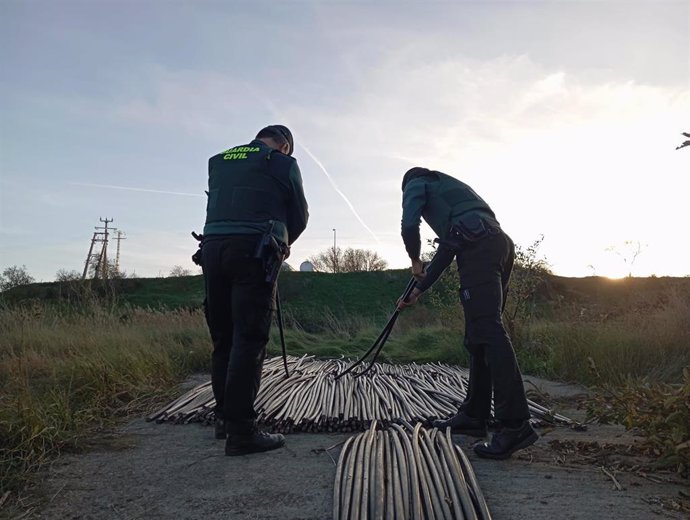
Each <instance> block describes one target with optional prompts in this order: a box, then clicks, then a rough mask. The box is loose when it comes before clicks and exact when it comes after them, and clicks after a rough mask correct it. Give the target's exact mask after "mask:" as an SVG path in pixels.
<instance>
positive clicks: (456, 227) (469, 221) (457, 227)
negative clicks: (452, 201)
mask: <svg viewBox="0 0 690 520" xmlns="http://www.w3.org/2000/svg"><path fill="white" fill-rule="evenodd" d="M500 232H501V227H500V226H499V224H498V222H497V221H496V220H494V219H492V218H489V217H485V216H483V215H480V214H478V213H468V214H466V215H461V216H460V218H459V219H458V223H457V224H453V225H452V226H451V227H450V230H449V232H448V236H447V237H446V238H444V239H438V238H437V239H436V240H434V242H436V243H437V244H439V245H442V246H445V247H448V248H450V249H453V250H455V251H460V250H461V249H462V248H463V247H466V246H467V245H469V244H473V243H475V242H479V241H480V240H482V239H484V238H486V237H488V236H492V235H498V234H499V233H500Z"/></svg>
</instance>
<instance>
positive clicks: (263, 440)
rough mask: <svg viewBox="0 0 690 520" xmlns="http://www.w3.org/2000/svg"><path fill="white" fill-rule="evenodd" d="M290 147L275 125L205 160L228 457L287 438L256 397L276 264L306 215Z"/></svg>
mask: <svg viewBox="0 0 690 520" xmlns="http://www.w3.org/2000/svg"><path fill="white" fill-rule="evenodd" d="M293 149H294V144H293V139H292V134H291V133H290V130H288V129H287V128H286V127H285V126H282V125H272V126H267V127H266V128H264V129H263V130H261V131H260V132H259V133H258V134H257V135H256V138H255V139H254V140H253V141H251V142H250V143H249V144H246V145H241V146H235V147H234V148H230V149H228V150H226V151H224V152H221V153H219V154H218V155H214V156H213V157H211V158H210V159H209V162H208V205H207V208H206V225H205V226H204V233H203V235H204V238H203V242H202V250H201V258H202V268H203V273H204V284H205V289H206V321H207V323H208V328H209V331H210V333H211V339H212V340H213V354H212V357H211V383H212V387H213V395H214V397H215V399H216V410H215V413H216V430H215V433H216V438H219V439H225V438H226V436H227V439H226V442H225V454H226V455H243V454H247V453H254V452H259V451H268V450H273V449H276V448H280V447H281V446H283V445H284V444H285V438H284V437H283V436H282V435H280V434H268V433H264V432H260V431H259V430H258V429H257V426H256V416H257V414H256V411H255V410H254V400H255V398H256V395H257V393H258V391H259V385H260V383H261V370H262V367H263V362H264V358H265V356H266V344H267V343H268V339H269V329H270V326H271V318H272V313H273V309H274V302H275V290H276V283H275V278H276V275H277V272H276V271H275V269H278V268H280V265H281V263H282V261H283V259H284V258H285V257H286V256H287V254H288V253H289V250H288V246H289V245H291V244H292V243H293V242H294V241H295V240H296V239H297V237H299V236H300V234H301V233H302V231H304V229H305V227H306V225H307V219H308V218H309V213H308V211H307V202H306V200H305V199H304V192H303V190H302V176H301V174H300V170H299V168H298V166H297V161H296V160H295V159H294V158H293V157H291V155H292V152H293ZM269 271H273V272H269Z"/></svg>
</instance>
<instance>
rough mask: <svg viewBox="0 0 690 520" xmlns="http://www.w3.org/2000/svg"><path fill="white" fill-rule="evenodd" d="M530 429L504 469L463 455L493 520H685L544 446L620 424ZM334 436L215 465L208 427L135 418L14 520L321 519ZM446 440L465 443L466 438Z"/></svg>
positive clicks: (666, 489)
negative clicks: (527, 440)
mask: <svg viewBox="0 0 690 520" xmlns="http://www.w3.org/2000/svg"><path fill="white" fill-rule="evenodd" d="M535 381H536V384H537V386H538V387H539V389H540V391H542V392H547V393H549V394H550V395H558V394H559V393H561V394H562V395H572V394H573V393H574V392H576V391H577V389H573V388H572V387H567V386H565V385H558V384H552V383H549V382H545V381H542V380H535ZM530 387H532V385H528V388H530ZM563 411H566V410H563ZM567 411H569V412H570V413H571V414H576V413H578V412H577V411H573V410H567ZM540 433H541V434H542V435H543V436H542V437H541V438H540V439H539V441H538V442H537V443H536V444H535V445H534V446H533V447H531V448H529V449H528V450H524V451H523V452H521V453H520V455H519V456H516V457H514V458H513V459H511V460H508V461H501V462H496V461H486V460H481V459H477V458H476V457H475V456H474V453H473V452H472V451H471V449H467V453H468V455H469V457H470V460H471V461H472V463H473V465H474V468H475V472H476V473H477V478H478V479H479V482H480V485H481V486H482V489H483V491H484V494H485V495H486V497H487V502H488V504H489V507H490V509H491V511H492V514H493V517H494V520H521V519H525V520H527V519H530V520H539V519H549V520H551V519H558V520H566V519H598V518H602V519H611V520H613V519H621V520H623V519H625V520H638V519H639V520H648V519H649V518H652V517H656V518H678V519H680V518H685V519H687V515H683V514H679V513H675V512H673V511H668V510H667V509H665V508H664V507H662V504H664V503H666V504H668V503H669V501H670V500H671V499H673V498H676V499H677V498H678V496H679V495H678V493H679V491H681V490H682V489H683V486H682V484H681V483H672V482H662V483H657V482H651V481H650V480H647V479H645V478H643V477H641V476H639V475H636V474H634V473H617V474H616V475H615V476H616V479H617V480H618V482H619V483H620V485H621V486H622V488H623V489H622V490H615V489H614V484H613V481H612V480H611V479H610V478H609V477H608V476H606V475H605V474H604V473H603V472H602V471H601V470H600V469H599V467H598V466H597V465H595V464H591V463H590V464H583V463H582V461H581V460H575V459H577V457H569V456H564V455H563V453H562V451H558V450H556V449H554V447H553V446H552V444H551V443H550V441H552V440H559V441H562V442H567V441H569V440H572V441H584V442H592V441H598V442H600V443H604V442H613V443H623V442H632V440H633V439H631V438H629V436H628V435H627V434H625V433H624V432H623V431H622V430H621V429H620V428H614V427H602V426H597V427H594V428H590V429H589V430H588V431H586V432H575V431H572V430H569V429H565V428H556V429H554V430H552V431H548V430H541V431H540ZM346 438H347V435H346V434H294V435H289V436H288V437H287V441H288V444H287V447H286V448H284V449H281V450H278V451H275V452H271V453H263V454H256V455H252V456H244V457H225V456H224V455H223V442H222V441H217V440H215V439H214V438H213V429H212V428H210V427H205V426H200V425H194V424H193V425H186V426H176V425H170V424H155V423H147V422H145V421H144V420H143V419H137V420H134V421H133V422H131V423H130V424H127V425H126V426H124V427H122V428H121V429H120V430H118V432H117V434H116V437H115V440H114V441H113V442H109V443H108V444H107V446H106V447H103V448H100V449H98V450H95V451H92V452H89V453H87V454H82V455H70V456H65V457H63V458H62V459H60V461H59V462H57V463H56V464H54V465H53V467H52V468H51V470H50V472H49V475H48V480H47V483H46V486H45V494H44V495H45V497H46V498H45V500H44V501H43V502H42V503H41V505H40V506H38V507H36V509H34V510H33V511H31V512H30V513H29V514H27V515H26V516H24V517H23V518H42V519H73V520H77V519H78V520H91V519H94V520H95V519H113V520H115V519H171V518H172V519H207V520H213V519H221V518H222V519H237V520H240V519H241V520H250V519H257V520H259V519H260V520H274V519H275V520H298V519H300V520H307V519H319V520H324V519H328V518H330V517H331V508H332V494H333V478H334V474H335V465H334V463H333V461H332V460H331V457H329V453H330V455H331V456H332V457H333V458H334V459H337V455H338V451H339V447H336V448H334V449H332V450H330V451H329V452H328V453H327V452H325V451H324V449H325V448H329V447H332V446H333V445H336V444H338V443H340V442H342V441H344V440H345V439H346ZM455 440H456V441H457V442H458V443H459V444H460V445H461V446H463V447H465V448H470V447H471V442H470V441H469V439H467V438H463V437H455ZM571 459H572V460H571ZM661 477H662V478H667V476H664V475H662V476H661ZM685 484H686V486H687V482H686V483H685ZM685 489H686V491H687V487H686V488H685Z"/></svg>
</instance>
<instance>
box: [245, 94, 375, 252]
mask: <svg viewBox="0 0 690 520" xmlns="http://www.w3.org/2000/svg"><path fill="white" fill-rule="evenodd" d="M244 86H245V88H246V89H247V91H248V92H249V93H250V95H252V96H254V97H255V98H257V99H258V100H259V101H260V102H261V103H263V104H264V106H266V108H267V109H268V110H269V112H272V113H273V114H274V115H277V116H278V118H279V119H281V120H284V119H285V118H284V117H283V116H282V115H281V114H280V112H279V111H278V108H277V107H276V106H275V105H274V104H273V102H272V101H271V100H270V99H269V98H267V97H265V96H262V95H261V94H260V93H259V92H258V90H257V89H255V88H252V86H251V85H249V83H244ZM297 145H299V147H300V148H302V149H303V150H304V151H305V152H307V155H309V157H311V158H312V160H313V161H314V162H315V163H316V164H317V166H318V167H319V168H321V171H322V172H323V173H324V174H325V175H326V178H327V179H328V181H329V182H330V183H331V186H333V189H334V190H335V191H336V192H337V193H338V195H340V196H341V197H342V198H343V200H344V201H345V203H346V204H347V206H348V207H349V208H350V211H352V214H353V215H354V216H355V217H356V218H357V220H358V221H359V223H360V224H362V226H364V229H366V230H367V231H368V232H369V234H370V235H371V236H372V237H374V240H376V243H377V244H379V245H380V244H381V241H380V240H379V237H377V236H376V233H374V232H373V231H372V230H371V228H370V227H369V226H367V225H366V223H365V222H364V220H362V217H360V216H359V213H357V210H356V209H355V207H354V206H353V205H352V203H351V202H350V200H349V199H348V198H347V197H346V196H345V194H344V193H343V192H342V191H340V188H338V185H337V184H336V183H335V181H334V180H333V177H331V175H330V174H329V173H328V170H326V168H325V166H324V165H323V164H321V161H319V160H318V159H317V158H316V156H315V155H314V154H313V153H311V150H309V148H307V147H306V146H304V145H303V144H302V143H301V142H300V141H299V140H297Z"/></svg>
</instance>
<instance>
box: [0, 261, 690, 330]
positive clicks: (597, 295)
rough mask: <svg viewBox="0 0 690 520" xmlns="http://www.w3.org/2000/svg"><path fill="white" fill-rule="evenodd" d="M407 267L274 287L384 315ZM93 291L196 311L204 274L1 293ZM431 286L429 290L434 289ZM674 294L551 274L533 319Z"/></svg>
mask: <svg viewBox="0 0 690 520" xmlns="http://www.w3.org/2000/svg"><path fill="white" fill-rule="evenodd" d="M408 280H409V271H408V270H406V269H400V270H388V271H379V272H361V273H337V274H329V273H303V272H297V271H292V272H283V273H281V275H280V281H279V290H280V295H281V301H282V303H283V309H284V311H285V313H286V315H288V316H289V317H290V318H293V319H296V320H298V321H299V322H300V323H307V324H308V323H311V322H313V321H323V320H324V319H326V318H327V317H328V316H329V315H334V316H339V317H340V318H343V317H348V318H373V319H375V320H378V319H380V318H381V317H383V316H385V315H387V314H388V313H389V312H390V311H391V309H392V307H393V304H394V302H395V301H396V299H397V298H398V297H399V296H400V294H401V293H402V292H403V290H404V288H405V285H406V284H407V281H408ZM85 287H86V288H88V290H90V291H92V293H93V294H96V295H106V294H109V295H114V296H116V297H117V300H118V301H119V302H120V303H125V304H129V305H132V306H135V307H142V308H152V309H160V308H167V309H178V308H187V309H192V308H198V307H200V306H201V304H202V302H203V298H204V282H203V277H202V276H201V275H199V276H183V277H172V278H129V279H121V280H111V281H109V282H107V283H103V282H100V281H87V282H84V283H82V282H63V283H59V282H48V283H35V284H30V285H26V286H22V287H16V288H14V289H12V290H10V291H6V292H5V293H2V294H1V295H0V297H1V298H2V299H3V300H4V301H6V302H8V303H10V304H12V303H17V302H21V301H25V300H31V299H37V300H40V301H42V302H58V301H69V300H73V299H77V298H78V297H79V295H81V294H83V290H84V288H85ZM432 290H433V289H432ZM674 295H681V296H682V295H690V277H684V278H673V277H650V278H624V279H619V280H612V279H609V278H604V277H596V276H592V277H586V278H568V277H562V276H555V275H549V276H548V277H547V278H546V280H545V281H544V282H543V283H542V284H541V286H540V288H539V290H538V293H537V295H536V301H535V304H536V306H537V307H536V310H537V316H542V317H546V318H550V319H557V318H558V317H559V316H560V315H563V317H568V318H569V317H572V314H573V313H576V314H579V315H581V317H584V316H587V317H592V316H594V315H597V316H599V317H602V318H606V317H608V318H611V317H615V316H620V315H621V314H626V313H630V312H631V311H635V312H645V311H650V310H653V309H655V308H658V307H659V306H663V305H665V304H667V303H668V301H669V299H670V298H672V297H673V296H674Z"/></svg>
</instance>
